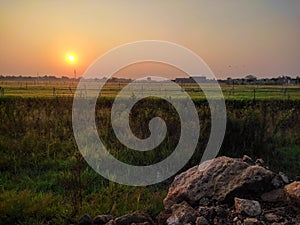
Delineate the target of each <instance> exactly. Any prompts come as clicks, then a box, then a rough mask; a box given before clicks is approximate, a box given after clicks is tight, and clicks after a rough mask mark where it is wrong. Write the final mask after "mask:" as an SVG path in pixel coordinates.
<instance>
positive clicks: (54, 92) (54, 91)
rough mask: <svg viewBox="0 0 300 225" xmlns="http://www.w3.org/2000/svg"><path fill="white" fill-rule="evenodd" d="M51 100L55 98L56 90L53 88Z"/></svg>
mask: <svg viewBox="0 0 300 225" xmlns="http://www.w3.org/2000/svg"><path fill="white" fill-rule="evenodd" d="M53 98H56V89H55V87H54V88H53Z"/></svg>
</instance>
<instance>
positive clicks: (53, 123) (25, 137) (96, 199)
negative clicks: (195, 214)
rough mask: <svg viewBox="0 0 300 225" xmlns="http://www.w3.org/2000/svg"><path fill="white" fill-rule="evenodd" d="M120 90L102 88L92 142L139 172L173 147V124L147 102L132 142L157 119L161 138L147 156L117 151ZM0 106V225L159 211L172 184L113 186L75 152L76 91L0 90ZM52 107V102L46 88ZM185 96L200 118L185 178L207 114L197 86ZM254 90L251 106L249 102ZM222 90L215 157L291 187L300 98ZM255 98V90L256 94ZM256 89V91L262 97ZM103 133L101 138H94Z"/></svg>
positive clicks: (31, 86) (135, 116)
mask: <svg viewBox="0 0 300 225" xmlns="http://www.w3.org/2000/svg"><path fill="white" fill-rule="evenodd" d="M122 85H124V84H122V83H121V84H119V83H110V84H108V85H107V86H105V88H104V92H103V94H102V95H101V98H99V101H98V105H97V107H96V122H97V125H99V126H98V134H99V136H100V138H101V140H103V142H104V143H105V144H106V146H107V148H108V149H109V151H110V153H111V154H112V155H114V156H115V157H116V158H118V159H119V160H121V161H124V162H127V163H130V164H135V165H145V164H151V163H153V162H157V161H160V160H161V159H163V158H165V157H166V156H167V155H169V154H170V153H171V152H172V151H173V149H174V146H176V144H177V141H178V137H179V133H180V123H179V118H178V116H177V114H176V111H174V109H173V108H172V107H170V105H168V104H166V102H162V101H161V100H158V99H145V100H143V101H141V102H139V103H138V106H137V107H134V110H133V111H132V113H131V121H130V124H131V128H132V130H133V132H134V134H135V135H136V136H138V137H144V138H145V136H147V135H149V130H148V122H147V121H149V119H151V118H153V117H154V116H157V115H159V116H161V117H162V118H163V119H164V120H165V121H166V124H167V126H168V133H167V138H166V139H165V140H164V142H163V143H162V144H161V145H160V146H158V147H157V148H156V149H155V150H152V151H149V152H146V153H137V152H136V151H132V150H130V149H128V148H126V147H124V146H123V145H122V144H121V143H120V142H119V141H118V140H117V138H116V137H115V135H114V131H113V129H112V127H111V124H110V112H111V106H112V104H113V96H115V95H116V93H117V92H118V90H120V89H121V88H122V87H123V86H122ZM0 86H1V87H4V88H5V96H4V97H0V149H1V150H0V172H1V173H0V224H69V222H70V221H72V220H74V219H78V218H79V217H80V216H81V215H82V214H84V213H89V214H90V215H91V216H95V215H97V214H114V215H116V216H118V215H122V214H125V213H130V212H133V211H135V210H145V211H148V212H149V213H150V214H151V215H153V216H155V215H157V213H158V212H159V211H161V210H162V208H163V205H162V200H163V198H164V197H165V195H166V193H167V190H168V186H169V184H170V182H171V181H172V178H170V179H168V180H166V181H165V182H163V183H160V184H156V185H152V186H147V187H129V186H124V185H119V184H115V183H113V182H110V181H108V180H106V179H104V178H103V177H102V176H100V175H98V174H97V173H96V172H94V171H93V170H92V169H91V168H90V167H89V166H88V165H87V163H86V162H85V161H84V159H83V158H82V156H81V154H80V152H79V150H78V149H77V146H76V143H75V140H74V136H73V131H72V101H73V98H72V96H73V94H74V90H75V86H76V83H73V84H72V83H51V82H48V83H47V82H46V83H45V82H43V83H27V86H26V82H23V83H19V82H3V83H1V85H0ZM54 86H55V88H56V96H57V97H56V98H54V97H53V87H54ZM184 88H185V89H186V90H187V91H188V93H189V94H190V95H191V96H192V98H193V101H194V103H195V105H196V108H197V112H198V115H199V119H200V126H201V133H200V138H199V143H198V146H197V148H196V151H195V153H194V155H193V157H192V158H191V160H190V161H189V162H188V164H187V165H186V166H185V168H183V170H185V169H187V168H189V167H191V166H194V165H197V164H198V163H199V161H200V159H201V156H202V152H203V150H204V148H205V146H206V143H207V140H208V136H209V133H210V111H209V107H208V105H207V102H206V101H205V100H203V94H202V93H201V92H199V89H196V88H195V86H191V85H186V86H184ZM253 88H256V99H258V100H260V101H253ZM284 88H285V87H281V86H258V87H255V86H235V89H234V93H233V91H232V87H231V86H222V89H223V93H224V95H225V98H226V107H227V117H228V118H227V130H226V134H225V139H224V142H223V145H222V147H221V150H220V152H219V155H227V156H232V157H240V156H242V155H244V154H247V155H250V156H251V157H253V158H257V157H261V158H263V159H264V160H265V162H266V164H267V165H268V166H269V167H270V168H271V169H273V170H275V171H283V172H284V173H286V174H287V175H288V176H289V177H291V178H293V179H299V178H297V176H299V174H300V110H299V109H300V98H299V93H300V91H299V90H298V89H297V87H295V86H288V87H286V88H287V89H288V90H287V92H286V96H284V93H283V91H284ZM259 90H261V91H259ZM262 90H264V91H262ZM100 127H101V129H100Z"/></svg>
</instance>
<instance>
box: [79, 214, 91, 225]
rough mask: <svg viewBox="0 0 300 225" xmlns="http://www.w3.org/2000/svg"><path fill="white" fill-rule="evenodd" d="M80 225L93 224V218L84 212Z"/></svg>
mask: <svg viewBox="0 0 300 225" xmlns="http://www.w3.org/2000/svg"><path fill="white" fill-rule="evenodd" d="M78 224H79V225H93V220H92V218H91V217H90V216H89V215H88V214H84V215H83V216H82V217H81V218H80V219H79V222H78Z"/></svg>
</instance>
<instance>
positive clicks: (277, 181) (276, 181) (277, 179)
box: [271, 174, 284, 188]
mask: <svg viewBox="0 0 300 225" xmlns="http://www.w3.org/2000/svg"><path fill="white" fill-rule="evenodd" d="M271 183H272V185H273V186H274V187H275V188H281V187H282V186H283V185H284V182H283V180H282V178H281V176H280V175H278V174H276V175H275V176H274V177H273V179H272V181H271Z"/></svg>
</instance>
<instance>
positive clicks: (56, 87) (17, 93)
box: [0, 81, 300, 100]
mask: <svg viewBox="0 0 300 225" xmlns="http://www.w3.org/2000/svg"><path fill="white" fill-rule="evenodd" d="M100 83H101V82H100ZM77 84H78V83H77V82H75V81H74V82H71V81H27V82H25V81H22V82H20V81H1V82H0V87H3V88H4V96H6V97H23V98H33V97H45V98H53V97H73V96H74V93H75V91H76V87H77ZM127 84H128V83H122V82H108V83H106V84H105V85H104V88H103V90H102V91H101V96H103V97H115V96H116V95H117V93H118V92H119V91H120V90H121V89H122V88H124V87H125V86H126V85H127ZM144 85H145V87H146V86H148V87H149V89H151V86H157V85H160V84H157V83H145V84H144ZM179 85H180V86H181V87H182V88H183V89H184V90H185V91H186V92H188V94H189V95H190V96H191V97H192V98H194V99H204V98H205V96H204V94H203V92H202V91H201V89H200V88H199V86H197V85H196V84H179ZM86 86H87V89H88V88H89V86H93V84H91V82H87V84H86ZM221 89H222V91H223V95H224V97H225V99H228V100H229V99H230V100H238V99H241V100H243V99H244V100H253V99H256V100H266V99H270V100H272V99H274V100H300V86H299V85H234V86H232V85H227V84H221ZM81 91H82V93H83V94H84V93H85V91H86V90H84V89H82V90H81ZM160 91H161V93H162V94H164V91H165V89H164V88H161V90H160ZM0 94H1V93H0ZM0 96H1V95H0ZM129 96H130V95H129Z"/></svg>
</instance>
